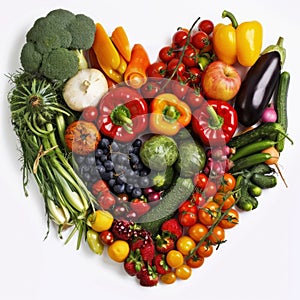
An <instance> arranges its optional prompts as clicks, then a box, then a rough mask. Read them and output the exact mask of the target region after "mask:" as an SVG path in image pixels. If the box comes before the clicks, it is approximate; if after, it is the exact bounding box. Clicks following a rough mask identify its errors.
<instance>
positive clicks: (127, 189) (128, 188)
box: [125, 183, 134, 194]
mask: <svg viewBox="0 0 300 300" xmlns="http://www.w3.org/2000/svg"><path fill="white" fill-rule="evenodd" d="M133 188H134V186H133V184H131V183H128V184H126V188H125V189H126V192H127V193H128V194H131V193H132V190H133Z"/></svg>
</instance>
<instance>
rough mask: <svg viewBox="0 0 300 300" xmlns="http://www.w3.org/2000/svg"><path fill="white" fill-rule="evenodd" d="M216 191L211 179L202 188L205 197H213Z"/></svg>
mask: <svg viewBox="0 0 300 300" xmlns="http://www.w3.org/2000/svg"><path fill="white" fill-rule="evenodd" d="M216 192H217V186H216V184H215V183H214V182H213V181H210V180H208V181H207V183H206V186H205V188H204V190H203V193H204V195H205V197H207V198H209V197H213V196H214V195H215V194H216Z"/></svg>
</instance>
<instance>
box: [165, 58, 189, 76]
mask: <svg viewBox="0 0 300 300" xmlns="http://www.w3.org/2000/svg"><path fill="white" fill-rule="evenodd" d="M175 69H176V70H177V75H178V76H179V77H181V76H183V75H184V73H185V65H184V64H183V63H182V62H180V60H179V58H173V59H171V60H170V61H169V63H168V65H167V74H168V76H171V75H172V74H173V72H174V70H175ZM175 79H176V75H175Z"/></svg>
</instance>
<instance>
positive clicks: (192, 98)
mask: <svg viewBox="0 0 300 300" xmlns="http://www.w3.org/2000/svg"><path fill="white" fill-rule="evenodd" d="M184 101H185V102H186V103H187V104H188V105H189V106H190V107H191V108H199V107H200V106H201V105H202V104H203V103H204V101H205V99H204V97H203V96H202V95H201V94H200V93H199V92H197V91H194V90H189V91H188V93H187V94H186V96H185V99H184Z"/></svg>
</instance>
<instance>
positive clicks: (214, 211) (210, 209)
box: [198, 201, 220, 226]
mask: <svg viewBox="0 0 300 300" xmlns="http://www.w3.org/2000/svg"><path fill="white" fill-rule="evenodd" d="M219 214H220V207H219V205H218V204H217V203H216V202H213V201H211V202H207V203H206V204H205V205H204V206H203V207H201V208H200V209H199V212H198V218H199V220H200V222H201V223H202V224H204V225H207V226H210V225H212V224H214V222H215V221H216V219H217V218H218V216H219Z"/></svg>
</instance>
